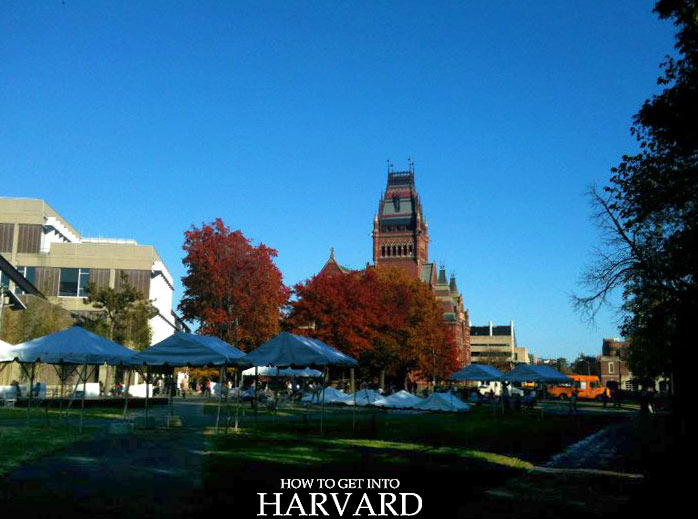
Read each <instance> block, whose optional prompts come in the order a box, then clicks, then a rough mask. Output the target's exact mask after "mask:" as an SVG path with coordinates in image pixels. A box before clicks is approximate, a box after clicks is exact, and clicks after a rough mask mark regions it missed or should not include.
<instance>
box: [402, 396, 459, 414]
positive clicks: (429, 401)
mask: <svg viewBox="0 0 698 519" xmlns="http://www.w3.org/2000/svg"><path fill="white" fill-rule="evenodd" d="M413 409H421V410H423V411H441V412H446V413H458V412H463V411H469V410H470V406H469V405H468V404H466V403H465V402H463V401H462V400H461V399H460V398H458V397H457V396H456V395H453V394H451V393H432V394H431V395H429V396H428V397H427V398H425V399H424V400H423V401H421V402H420V403H418V404H417V405H415V406H414V407H413Z"/></svg>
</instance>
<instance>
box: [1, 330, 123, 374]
mask: <svg viewBox="0 0 698 519" xmlns="http://www.w3.org/2000/svg"><path fill="white" fill-rule="evenodd" d="M133 355H134V352H133V351H132V350H129V349H128V348H125V347H124V346H121V345H120V344H117V343H115V342H113V341H110V340H109V339H105V338H104V337H100V336H99V335H97V334H94V333H92V332H90V331H87V330H85V329H84V328H80V327H79V326H73V327H72V328H68V329H66V330H63V331H60V332H56V333H52V334H49V335H44V336H43V337H38V338H36V339H32V340H30V341H26V342H23V343H21V344H17V345H15V346H10V347H9V348H7V349H5V350H4V351H0V362H12V361H17V362H21V363H33V362H45V363H47V364H90V365H101V364H109V365H111V366H118V365H122V364H128V363H129V362H130V359H131V358H132V357H133Z"/></svg>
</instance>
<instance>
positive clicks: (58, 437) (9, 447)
mask: <svg viewBox="0 0 698 519" xmlns="http://www.w3.org/2000/svg"><path fill="white" fill-rule="evenodd" d="M94 434H95V431H94V430H92V429H89V428H88V429H85V431H84V432H83V433H82V434H78V433H77V432H76V431H75V430H74V429H69V428H66V427H22V426H11V427H8V426H3V425H2V422H0V445H1V446H2V448H1V449H0V476H2V475H4V474H7V473H8V472H10V471H12V470H14V469H15V468H17V467H19V466H20V465H22V464H25V463H27V462H30V461H33V460H37V459H39V458H41V457H43V456H45V455H47V454H50V453H53V452H55V451H57V450H60V449H63V448H65V447H67V446H69V445H71V444H72V443H75V442H77V441H81V440H86V439H89V438H91V437H92V436H93V435H94Z"/></svg>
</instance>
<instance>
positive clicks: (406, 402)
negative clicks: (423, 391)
mask: <svg viewBox="0 0 698 519" xmlns="http://www.w3.org/2000/svg"><path fill="white" fill-rule="evenodd" d="M422 400H423V398H421V397H418V396H416V395H413V394H412V393H409V392H407V391H405V390H404V389H403V390H402V391H398V392H397V393H393V394H392V395H390V396H386V397H384V398H381V399H379V400H376V401H375V402H374V403H373V405H375V406H378V407H389V408H391V409H409V408H410V407H414V406H415V405H417V404H419V403H420V402H422Z"/></svg>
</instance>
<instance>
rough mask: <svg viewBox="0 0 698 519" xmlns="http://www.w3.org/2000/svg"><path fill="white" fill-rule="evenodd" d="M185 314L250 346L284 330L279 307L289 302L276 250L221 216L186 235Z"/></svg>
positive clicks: (226, 338) (243, 346)
mask: <svg viewBox="0 0 698 519" xmlns="http://www.w3.org/2000/svg"><path fill="white" fill-rule="evenodd" d="M184 236H185V239H184V245H183V247H182V248H183V249H184V251H185V252H186V256H185V257H184V259H183V260H182V262H183V263H184V266H185V267H186V269H187V274H186V275H185V276H184V277H183V278H182V284H183V285H184V296H183V297H182V301H181V302H180V304H179V309H180V311H181V312H182V316H183V317H184V318H185V319H187V320H190V321H197V322H198V323H199V325H200V328H199V329H200V331H201V333H204V334H206V335H213V336H216V337H219V338H221V339H222V340H224V341H226V342H229V343H231V344H235V345H237V346H238V347H240V348H241V349H243V350H249V349H251V348H254V347H256V346H259V345H260V344H262V343H264V342H265V341H267V340H268V339H270V338H271V337H273V336H274V335H276V334H277V333H278V332H279V319H280V309H281V307H282V306H284V305H285V304H286V301H287V300H288V295H289V291H288V289H287V288H286V287H285V286H284V284H283V280H282V276H281V272H280V271H279V269H278V268H277V267H276V265H274V261H273V258H275V257H276V255H277V253H276V251H275V250H274V249H270V248H269V247H267V246H266V245H264V244H259V245H257V246H256V247H255V246H253V245H251V244H250V240H249V239H248V238H246V237H245V236H244V235H243V234H242V232H241V231H239V230H238V231H231V230H230V228H228V227H226V226H225V224H224V223H223V221H222V220H221V219H220V218H217V219H216V220H215V221H213V222H211V223H210V224H202V226H201V228H197V227H194V226H192V227H191V229H190V230H188V231H186V232H185V233H184Z"/></svg>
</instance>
